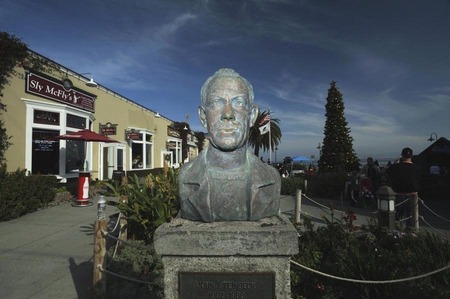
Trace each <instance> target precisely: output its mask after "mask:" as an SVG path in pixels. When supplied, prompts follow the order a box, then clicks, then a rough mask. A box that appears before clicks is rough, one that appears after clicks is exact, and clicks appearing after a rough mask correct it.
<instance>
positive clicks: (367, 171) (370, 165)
mask: <svg viewBox="0 0 450 299" xmlns="http://www.w3.org/2000/svg"><path fill="white" fill-rule="evenodd" d="M361 175H365V177H366V178H369V179H370V180H371V181H372V190H370V191H371V192H372V193H375V192H376V191H377V189H378V186H379V185H380V167H378V165H376V164H375V163H374V162H373V158H372V157H368V158H367V164H366V165H364V166H363V167H362V168H361V171H360V172H359V174H358V176H361Z"/></svg>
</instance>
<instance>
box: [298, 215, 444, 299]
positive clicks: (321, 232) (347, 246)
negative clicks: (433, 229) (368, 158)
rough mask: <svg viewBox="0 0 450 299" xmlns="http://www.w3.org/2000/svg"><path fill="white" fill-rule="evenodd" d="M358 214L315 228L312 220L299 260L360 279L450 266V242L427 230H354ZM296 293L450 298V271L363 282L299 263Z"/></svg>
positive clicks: (301, 243) (303, 236) (303, 237)
mask: <svg viewBox="0 0 450 299" xmlns="http://www.w3.org/2000/svg"><path fill="white" fill-rule="evenodd" d="M354 219H355V217H354V214H352V213H350V212H349V213H348V214H347V216H346V217H345V218H343V220H342V221H327V225H326V226H324V227H319V228H317V229H316V230H314V229H312V226H311V224H310V223H309V225H308V221H307V223H306V225H305V227H306V229H305V231H304V232H302V233H301V237H300V238H299V250H300V252H299V254H297V255H296V256H294V257H293V260H294V261H296V262H298V263H299V264H302V265H304V266H307V267H309V268H312V269H315V270H318V271H321V272H324V273H327V274H331V275H335V276H338V277H344V278H351V279H355V280H374V281H383V280H394V279H399V278H406V277H413V276H418V275H421V274H425V273H429V272H431V271H433V270H436V269H440V268H442V267H444V266H447V265H448V261H449V260H450V244H449V243H448V241H444V240H442V239H439V238H438V237H436V236H434V235H432V234H429V233H426V232H421V233H413V232H408V231H394V232H388V231H385V230H380V229H378V227H377V226H374V225H372V226H366V227H363V229H362V230H357V231H355V230H354V227H353V225H352V221H353V220H354ZM291 277H292V282H291V286H292V293H293V298H450V273H449V271H448V270H447V271H443V272H440V273H438V274H434V275H432V276H427V277H423V278H420V279H416V280H412V281H408V282H402V283H389V284H362V283H353V282H346V281H343V280H338V279H334V278H329V277H326V276H322V275H319V274H315V273H312V272H310V271H306V270H304V269H301V268H298V267H295V266H293V268H292V271H291Z"/></svg>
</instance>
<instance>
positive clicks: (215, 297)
mask: <svg viewBox="0 0 450 299" xmlns="http://www.w3.org/2000/svg"><path fill="white" fill-rule="evenodd" d="M178 292H179V298H180V299H274V298H275V273H273V272H258V273H244V272H230V273H228V272H225V273H224V272H180V273H179V276H178Z"/></svg>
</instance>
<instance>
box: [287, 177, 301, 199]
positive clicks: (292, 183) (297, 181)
mask: <svg viewBox="0 0 450 299" xmlns="http://www.w3.org/2000/svg"><path fill="white" fill-rule="evenodd" d="M298 189H301V190H302V192H305V190H304V189H305V180H304V179H303V178H300V177H293V178H281V194H283V195H293V194H295V192H296V191H297V190H298Z"/></svg>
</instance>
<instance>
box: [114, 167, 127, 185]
mask: <svg viewBox="0 0 450 299" xmlns="http://www.w3.org/2000/svg"><path fill="white" fill-rule="evenodd" d="M124 176H125V171H123V170H114V171H113V175H112V179H113V181H116V182H117V183H118V184H120V183H122V179H123V177H124Z"/></svg>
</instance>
